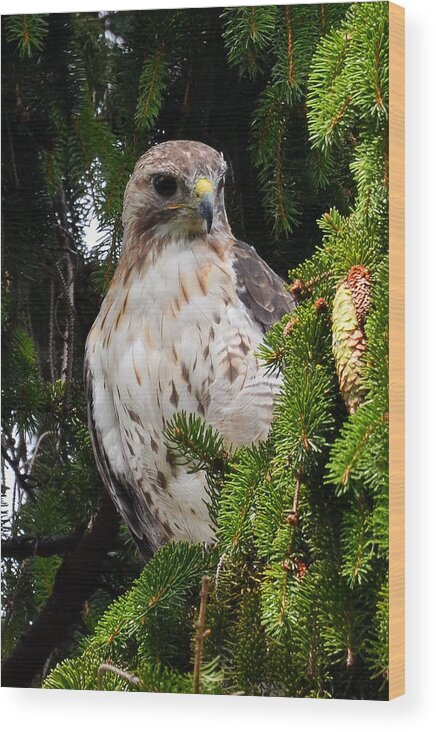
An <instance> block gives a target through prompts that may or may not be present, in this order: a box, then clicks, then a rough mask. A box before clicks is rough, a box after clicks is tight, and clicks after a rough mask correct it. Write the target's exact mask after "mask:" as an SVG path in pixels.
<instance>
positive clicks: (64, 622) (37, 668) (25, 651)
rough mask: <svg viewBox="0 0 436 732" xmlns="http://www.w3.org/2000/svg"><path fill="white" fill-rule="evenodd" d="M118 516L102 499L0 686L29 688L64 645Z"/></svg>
mask: <svg viewBox="0 0 436 732" xmlns="http://www.w3.org/2000/svg"><path fill="white" fill-rule="evenodd" d="M118 525H119V516H118V514H117V512H116V510H115V507H114V505H113V503H112V501H111V499H110V498H109V496H105V497H104V498H103V500H102V503H101V506H100V508H99V510H98V511H97V513H96V514H95V515H94V516H93V517H91V519H90V521H89V523H88V526H87V528H86V530H85V532H84V534H83V536H82V537H81V539H80V540H79V541H78V543H77V546H76V549H75V550H74V552H73V553H72V554H70V555H69V556H67V557H66V558H65V559H64V560H63V562H62V564H61V566H60V567H59V570H58V572H57V574H56V579H55V582H54V586H53V591H52V594H51V595H50V597H49V599H48V601H47V603H46V604H45V606H44V607H43V609H42V610H41V612H40V614H39V615H38V617H37V618H36V620H35V621H34V623H33V624H32V625H31V626H30V627H29V630H28V632H27V633H26V634H25V635H24V636H23V637H22V638H21V639H20V640H19V641H18V643H17V645H16V646H15V648H14V650H13V651H12V653H11V654H10V655H9V656H8V658H6V659H5V660H4V662H3V664H2V686H15V687H29V686H30V685H31V683H32V680H33V679H34V677H35V676H36V674H37V673H39V672H41V670H42V668H43V666H44V662H45V661H46V659H47V658H48V656H49V655H50V653H51V652H52V651H53V650H54V648H56V647H57V646H59V645H60V644H61V643H63V642H64V641H65V640H66V639H67V638H68V635H69V633H70V631H71V627H72V625H73V624H74V623H75V622H77V621H78V620H79V619H80V613H81V610H82V607H83V603H84V602H85V600H86V599H87V598H88V597H89V596H90V595H91V594H92V591H93V590H94V588H95V587H96V585H97V583H98V580H99V577H100V575H101V571H102V568H103V564H104V560H105V558H106V555H107V552H108V549H109V548H110V547H111V546H112V544H113V541H114V539H115V537H116V534H117V530H118Z"/></svg>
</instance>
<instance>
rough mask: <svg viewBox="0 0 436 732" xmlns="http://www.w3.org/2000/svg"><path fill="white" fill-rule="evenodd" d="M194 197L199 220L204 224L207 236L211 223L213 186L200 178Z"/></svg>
mask: <svg viewBox="0 0 436 732" xmlns="http://www.w3.org/2000/svg"><path fill="white" fill-rule="evenodd" d="M195 196H196V199H197V201H198V204H197V210H198V213H199V214H200V216H201V218H202V219H203V220H204V221H205V222H206V229H207V233H208V234H209V232H210V230H211V228H212V222H213V204H214V195H213V185H212V183H211V182H210V180H208V179H207V178H200V180H198V181H197V183H196V186H195Z"/></svg>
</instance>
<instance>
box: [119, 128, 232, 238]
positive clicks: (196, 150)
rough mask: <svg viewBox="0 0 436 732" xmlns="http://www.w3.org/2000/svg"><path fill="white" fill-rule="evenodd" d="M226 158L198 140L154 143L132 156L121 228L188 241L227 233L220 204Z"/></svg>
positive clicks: (225, 218) (135, 233) (137, 233)
mask: <svg viewBox="0 0 436 732" xmlns="http://www.w3.org/2000/svg"><path fill="white" fill-rule="evenodd" d="M226 167H227V166H226V163H225V161H224V158H223V156H222V155H221V154H219V153H218V152H217V151H216V150H214V149H213V148H211V147H209V146H208V145H204V144H203V143H201V142H192V141H189V140H172V141H170V142H163V143H161V144H160V145H155V146H154V147H152V148H151V149H150V150H148V151H147V152H146V153H145V155H143V156H142V157H141V158H140V159H139V160H138V162H137V164H136V166H135V170H134V171H133V175H132V177H131V178H130V180H129V183H128V185H127V188H126V192H125V196H124V211H123V223H124V227H125V230H126V231H127V229H128V230H129V233H130V232H131V233H132V234H134V235H136V237H138V236H140V237H141V236H144V235H151V236H158V237H159V236H160V237H162V238H164V239H166V240H168V239H172V240H174V239H180V240H184V241H187V242H189V240H191V239H193V238H198V237H199V236H204V237H206V236H207V234H209V233H212V234H215V233H219V231H220V230H221V233H222V232H223V230H225V231H226V232H228V233H230V230H229V226H228V222H227V216H226V211H225V206H224V174H225V171H226Z"/></svg>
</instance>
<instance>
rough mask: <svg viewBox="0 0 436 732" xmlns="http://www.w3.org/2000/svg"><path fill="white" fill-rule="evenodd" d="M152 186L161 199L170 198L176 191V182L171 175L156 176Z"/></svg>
mask: <svg viewBox="0 0 436 732" xmlns="http://www.w3.org/2000/svg"><path fill="white" fill-rule="evenodd" d="M153 185H154V188H155V191H156V193H159V195H160V196H163V198H170V197H171V196H174V194H175V193H176V191H177V180H176V178H174V177H173V176H172V175H156V177H155V178H153Z"/></svg>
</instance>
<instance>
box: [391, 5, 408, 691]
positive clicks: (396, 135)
mask: <svg viewBox="0 0 436 732" xmlns="http://www.w3.org/2000/svg"><path fill="white" fill-rule="evenodd" d="M404 16H405V13H404V8H402V7H400V6H399V5H394V4H393V3H389V252H390V253H389V330H390V336H389V364H390V365H389V389H390V396H389V431H390V438H389V699H394V698H395V697H397V696H401V695H402V694H404V693H405V508H404V507H405V498H404V482H405V442H404V429H405V428H404V402H405V400H404V391H405V367H404V335H405V332H404V328H405V319H404V304H405V303H404V300H405V278H404V260H405V241H404V205H405V198H404V190H405V189H404V110H405V107H404V104H405V93H404V89H405V75H404V64H405V61H404V53H405V51H404Z"/></svg>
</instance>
